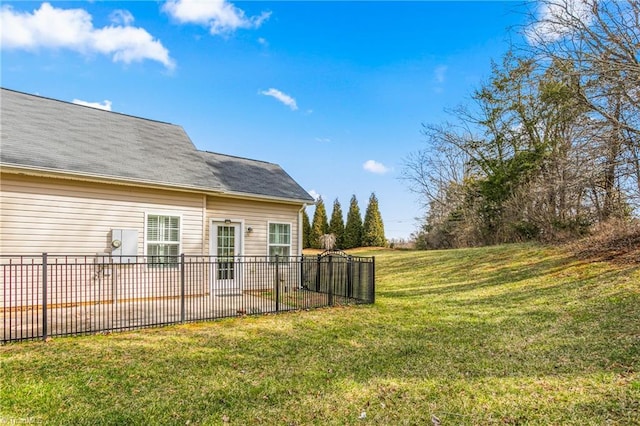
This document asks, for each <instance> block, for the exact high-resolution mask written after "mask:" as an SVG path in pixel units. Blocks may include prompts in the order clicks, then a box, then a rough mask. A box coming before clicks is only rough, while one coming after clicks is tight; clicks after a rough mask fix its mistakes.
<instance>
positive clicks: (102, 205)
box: [0, 173, 205, 255]
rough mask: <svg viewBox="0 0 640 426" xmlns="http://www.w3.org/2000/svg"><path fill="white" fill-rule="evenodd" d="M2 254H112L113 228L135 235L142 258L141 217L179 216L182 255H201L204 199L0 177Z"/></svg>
mask: <svg viewBox="0 0 640 426" xmlns="http://www.w3.org/2000/svg"><path fill="white" fill-rule="evenodd" d="M1 180H2V188H1V189H2V191H0V205H1V206H2V208H0V236H1V237H0V254H13V255H19V254H34V253H44V252H47V253H50V254H87V255H95V254H96V253H110V252H111V249H112V248H111V239H110V235H111V230H112V229H136V230H137V231H138V239H139V240H138V251H137V254H139V255H143V254H145V240H144V235H145V231H146V222H145V213H154V212H156V213H158V212H162V213H163V214H165V215H169V216H180V217H181V221H180V228H181V229H180V230H181V241H180V252H181V253H185V254H187V255H189V254H195V255H197V254H203V253H204V247H203V238H202V230H203V228H205V225H204V224H203V216H204V214H203V203H202V195H199V194H191V193H186V192H180V191H168V190H159V189H150V188H136V187H130V186H124V185H111V184H101V183H90V182H78V181H72V180H68V179H57V178H41V177H31V176H23V175H14V174H8V173H7V174H5V173H2V177H1Z"/></svg>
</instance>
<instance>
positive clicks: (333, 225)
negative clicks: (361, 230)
mask: <svg viewBox="0 0 640 426" xmlns="http://www.w3.org/2000/svg"><path fill="white" fill-rule="evenodd" d="M329 233H330V234H333V235H335V237H336V248H339V249H341V248H342V246H343V241H342V239H343V236H344V219H343V218H342V207H341V206H340V201H338V199H337V198H336V200H335V201H334V202H333V211H332V212H331V221H330V222H329Z"/></svg>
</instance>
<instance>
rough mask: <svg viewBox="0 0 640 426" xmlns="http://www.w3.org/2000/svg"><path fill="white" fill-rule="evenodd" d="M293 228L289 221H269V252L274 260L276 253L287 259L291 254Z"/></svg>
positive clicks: (273, 260)
mask: <svg viewBox="0 0 640 426" xmlns="http://www.w3.org/2000/svg"><path fill="white" fill-rule="evenodd" d="M292 228H293V226H292V225H291V223H287V222H268V223H267V253H268V255H269V259H271V261H272V262H275V256H276V255H277V256H280V257H282V258H287V259H288V258H289V256H291V239H292V238H291V236H292Z"/></svg>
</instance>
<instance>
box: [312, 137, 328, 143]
mask: <svg viewBox="0 0 640 426" xmlns="http://www.w3.org/2000/svg"><path fill="white" fill-rule="evenodd" d="M316 142H320V143H329V142H331V139H329V138H316Z"/></svg>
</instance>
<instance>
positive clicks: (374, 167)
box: [362, 160, 389, 175]
mask: <svg viewBox="0 0 640 426" xmlns="http://www.w3.org/2000/svg"><path fill="white" fill-rule="evenodd" d="M362 168H363V169H365V170H366V171H368V172H371V173H376V174H379V175H382V174H385V173H387V172H388V171H389V168H388V167H387V166H385V165H384V164H382V163H378V162H377V161H375V160H367V161H365V163H364V164H363V165H362Z"/></svg>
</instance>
